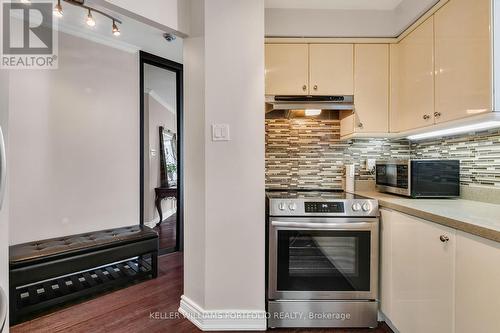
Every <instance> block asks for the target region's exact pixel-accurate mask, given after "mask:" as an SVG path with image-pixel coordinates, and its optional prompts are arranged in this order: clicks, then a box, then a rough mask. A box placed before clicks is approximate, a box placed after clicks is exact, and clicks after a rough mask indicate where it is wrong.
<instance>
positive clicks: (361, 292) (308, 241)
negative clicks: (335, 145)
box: [268, 218, 379, 300]
mask: <svg viewBox="0 0 500 333" xmlns="http://www.w3.org/2000/svg"><path fill="white" fill-rule="evenodd" d="M378 225H379V222H378V218H357V219H354V218H350V219H344V218H271V219H270V221H269V271H268V272H269V276H268V279H269V284H268V298H269V299H270V300H321V299H329V300H347V299H350V300H353V299H362V300H374V299H377V292H378V290H377V284H378Z"/></svg>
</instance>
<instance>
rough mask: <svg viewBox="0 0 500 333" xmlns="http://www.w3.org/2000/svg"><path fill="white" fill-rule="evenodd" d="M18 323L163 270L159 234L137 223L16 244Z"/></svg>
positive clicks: (12, 257) (13, 270)
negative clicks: (160, 263) (159, 267)
mask: <svg viewBox="0 0 500 333" xmlns="http://www.w3.org/2000/svg"><path fill="white" fill-rule="evenodd" d="M9 267H10V290H9V293H10V300H11V301H10V321H11V323H12V324H16V323H19V322H21V321H23V320H26V319H29V318H32V317H33V316H34V315H36V314H39V313H41V312H46V311H47V310H48V309H50V308H53V307H54V306H60V305H61V304H66V303H69V302H74V301H75V300H78V299H81V298H82V297H85V296H89V295H94V294H96V293H99V292H102V291H103V290H109V289H113V288H116V287H118V286H122V285H126V284H129V283H131V282H133V281H137V280H143V279H147V278H156V277H157V275H158V234H157V233H156V232H155V231H154V230H152V229H151V228H148V227H146V226H131V227H124V228H117V229H108V230H102V231H96V232H89V233H84V234H78V235H72V236H66V237H58V238H52V239H46V240H41V241H36V242H29V243H24V244H18V245H13V246H10V248H9Z"/></svg>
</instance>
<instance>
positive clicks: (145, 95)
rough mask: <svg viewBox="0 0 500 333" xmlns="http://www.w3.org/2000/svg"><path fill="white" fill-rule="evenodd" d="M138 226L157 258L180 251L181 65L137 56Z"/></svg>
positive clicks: (181, 212)
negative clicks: (149, 235) (155, 241)
mask: <svg viewBox="0 0 500 333" xmlns="http://www.w3.org/2000/svg"><path fill="white" fill-rule="evenodd" d="M139 54H140V68H139V71H140V87H139V89H140V98H141V100H140V102H141V103H140V160H141V165H140V166H141V167H140V182H141V183H140V187H141V192H140V223H141V224H143V225H146V226H148V227H150V228H152V229H153V230H155V231H157V232H158V236H159V248H160V254H165V253H170V252H175V251H182V248H183V244H182V237H183V209H182V208H183V207H182V206H183V204H182V203H183V182H182V180H183V176H182V166H183V162H182V159H183V151H182V138H183V135H182V134H183V133H182V128H183V126H182V121H183V117H182V86H183V84H182V77H183V67H182V64H179V63H175V62H172V61H170V60H167V59H164V58H161V57H158V56H156V55H153V54H150V53H146V52H143V51H141V52H140V53H139Z"/></svg>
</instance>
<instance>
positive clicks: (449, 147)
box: [266, 118, 500, 189]
mask: <svg viewBox="0 0 500 333" xmlns="http://www.w3.org/2000/svg"><path fill="white" fill-rule="evenodd" d="M409 157H411V158H443V159H460V160H461V182H462V185H478V186H485V187H494V188H500V130H491V131H485V132H479V133H470V134H468V135H461V136H455V137H448V138H444V139H436V140H432V141H422V142H413V143H410V142H408V141H406V140H400V141H389V140H385V139H356V140H350V141H341V140H340V121H339V120H337V119H315V118H291V119H266V186H267V187H268V188H328V189H341V188H342V179H343V175H344V165H345V164H355V165H356V178H357V179H359V180H365V179H374V176H373V175H372V173H371V172H370V171H369V170H367V169H366V160H367V159H389V158H409Z"/></svg>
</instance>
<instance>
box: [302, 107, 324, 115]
mask: <svg viewBox="0 0 500 333" xmlns="http://www.w3.org/2000/svg"><path fill="white" fill-rule="evenodd" d="M305 111H306V116H319V115H320V114H321V109H306V110H305Z"/></svg>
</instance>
